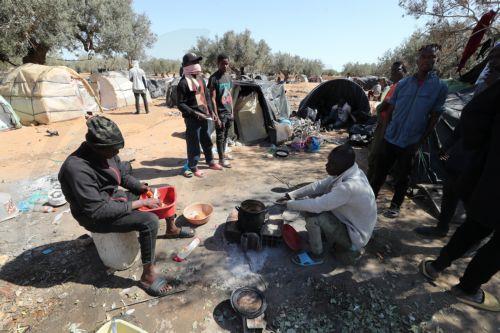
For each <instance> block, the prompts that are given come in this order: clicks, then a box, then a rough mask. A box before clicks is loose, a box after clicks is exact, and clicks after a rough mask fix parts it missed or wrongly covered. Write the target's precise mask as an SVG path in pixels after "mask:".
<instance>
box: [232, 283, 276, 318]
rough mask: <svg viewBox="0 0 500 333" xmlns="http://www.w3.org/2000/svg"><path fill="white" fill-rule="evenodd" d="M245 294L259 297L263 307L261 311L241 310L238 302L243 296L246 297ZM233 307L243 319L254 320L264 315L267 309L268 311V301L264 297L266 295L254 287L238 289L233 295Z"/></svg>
mask: <svg viewBox="0 0 500 333" xmlns="http://www.w3.org/2000/svg"><path fill="white" fill-rule="evenodd" d="M245 293H251V294H254V295H255V296H257V297H258V298H259V299H260V301H261V304H262V305H261V306H260V308H259V309H257V310H254V311H251V310H247V309H243V308H241V307H240V306H239V305H238V300H239V299H240V297H241V296H242V295H244V294H245ZM230 300H231V306H232V307H233V309H234V310H235V311H236V312H237V313H238V314H239V315H240V316H242V317H244V318H248V319H254V318H257V317H259V316H260V315H262V314H263V313H264V312H265V311H266V309H267V301H266V297H265V296H264V294H263V293H262V292H261V291H260V290H259V289H257V288H253V287H242V288H238V289H235V290H234V291H233V292H232V293H231V299H230Z"/></svg>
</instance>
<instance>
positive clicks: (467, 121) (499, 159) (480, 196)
mask: <svg viewBox="0 0 500 333" xmlns="http://www.w3.org/2000/svg"><path fill="white" fill-rule="evenodd" d="M499 106H500V81H497V82H496V83H495V84H493V85H491V86H490V87H488V88H487V89H486V90H484V91H483V92H481V93H480V94H478V95H477V96H475V97H474V98H473V99H472V100H471V101H470V102H469V103H468V104H467V105H466V106H465V108H464V110H463V112H462V121H461V123H462V135H463V142H464V148H465V149H468V150H473V151H475V152H477V157H476V158H475V159H474V162H473V163H471V165H470V166H469V167H468V168H467V171H466V172H465V174H464V177H463V179H462V184H461V186H462V189H463V191H464V192H463V194H464V195H465V197H466V200H467V214H470V216H471V217H472V218H473V219H474V220H476V221H478V222H479V223H481V224H483V225H485V226H487V227H491V228H493V229H496V230H500V216H499V215H498V211H497V205H498V189H500V107H499Z"/></svg>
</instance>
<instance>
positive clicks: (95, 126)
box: [85, 116, 125, 149]
mask: <svg viewBox="0 0 500 333" xmlns="http://www.w3.org/2000/svg"><path fill="white" fill-rule="evenodd" d="M87 127H88V131H87V134H86V135H85V139H86V140H87V142H88V143H89V144H90V145H92V146H94V147H95V148H116V149H122V148H123V147H124V145H125V141H124V139H123V135H122V132H121V131H120V129H119V128H118V125H116V123H115V122H114V121H112V120H111V119H108V118H106V117H102V116H95V117H92V118H90V119H88V120H87Z"/></svg>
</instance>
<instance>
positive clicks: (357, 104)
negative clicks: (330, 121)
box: [299, 79, 370, 123]
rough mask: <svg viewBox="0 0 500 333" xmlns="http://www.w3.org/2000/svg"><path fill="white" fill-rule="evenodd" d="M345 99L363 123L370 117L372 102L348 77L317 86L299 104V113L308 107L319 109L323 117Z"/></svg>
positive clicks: (352, 111) (320, 115)
mask: <svg viewBox="0 0 500 333" xmlns="http://www.w3.org/2000/svg"><path fill="white" fill-rule="evenodd" d="M340 99H344V100H345V101H346V102H347V103H348V104H349V105H350V106H351V114H352V115H353V116H354V117H355V118H356V120H357V122H359V123H363V122H365V121H366V120H367V119H368V118H369V117H370V104H369V103H368V98H367V97H366V94H365V92H364V91H363V89H362V88H361V87H360V86H359V85H358V84H356V83H355V82H353V81H350V80H346V79H338V80H330V81H326V82H323V83H321V84H319V85H318V86H316V87H315V88H314V89H313V90H311V92H309V94H308V95H307V96H306V97H305V98H304V99H303V100H302V101H301V102H300V104H299V114H300V113H301V110H305V109H306V108H308V107H309V108H311V109H316V110H318V114H317V118H316V119H321V118H323V117H324V116H326V115H327V114H329V113H330V111H331V109H332V106H334V105H335V104H337V103H338V102H339V100H340Z"/></svg>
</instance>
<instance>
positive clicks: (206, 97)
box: [177, 53, 222, 178]
mask: <svg viewBox="0 0 500 333" xmlns="http://www.w3.org/2000/svg"><path fill="white" fill-rule="evenodd" d="M202 59H203V58H202V57H198V56H197V55H196V54H194V53H187V54H186V55H184V57H182V73H183V74H182V78H181V80H180V81H179V85H178V86H177V107H178V108H179V110H180V111H181V113H182V117H183V118H184V123H185V124H186V146H187V156H188V162H187V165H186V166H185V167H184V176H185V177H187V178H190V177H192V176H193V175H194V176H196V177H200V178H201V177H203V176H204V174H203V172H201V170H199V169H198V161H199V160H200V154H201V151H200V144H201V148H202V149H203V153H204V154H205V161H206V162H207V164H208V166H209V168H210V169H212V170H222V166H220V164H218V163H216V162H215V161H214V156H213V153H212V146H213V144H212V140H211V139H210V135H209V134H208V122H209V121H211V120H213V121H215V122H218V121H219V119H218V117H217V114H216V113H214V112H213V110H212V108H211V103H210V94H209V92H208V89H207V87H206V85H205V81H204V80H203V75H202V71H201V65H200V61H201V60H202Z"/></svg>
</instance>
